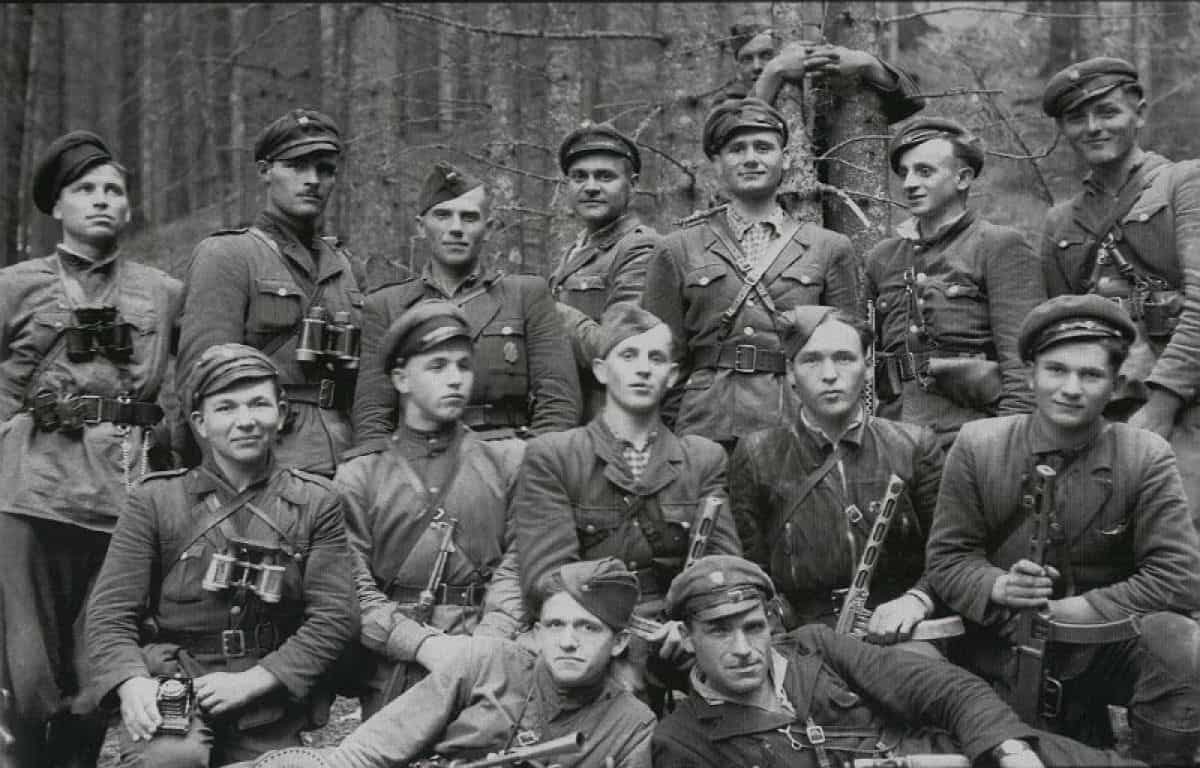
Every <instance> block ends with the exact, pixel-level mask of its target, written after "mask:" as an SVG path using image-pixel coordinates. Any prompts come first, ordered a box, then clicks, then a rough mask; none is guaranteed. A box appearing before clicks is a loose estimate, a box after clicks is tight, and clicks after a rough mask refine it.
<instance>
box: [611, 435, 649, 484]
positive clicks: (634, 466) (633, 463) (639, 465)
mask: <svg viewBox="0 0 1200 768" xmlns="http://www.w3.org/2000/svg"><path fill="white" fill-rule="evenodd" d="M614 437H615V435H614ZM657 437H658V432H651V433H650V436H649V437H648V438H646V445H645V446H643V447H641V448H638V447H637V446H636V445H634V444H633V443H631V442H629V441H628V440H625V439H624V438H620V437H617V438H616V439H617V442H618V443H619V444H620V446H621V458H622V459H624V460H625V466H626V467H628V468H629V474H631V475H633V479H634V480H640V479H641V478H642V473H643V472H645V471H646V465H647V464H649V463H650V450H651V448H653V446H654V440H655V438H657Z"/></svg>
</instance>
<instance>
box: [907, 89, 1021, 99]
mask: <svg viewBox="0 0 1200 768" xmlns="http://www.w3.org/2000/svg"><path fill="white" fill-rule="evenodd" d="M994 93H1004V90H1003V89H1002V88H951V89H950V90H948V91H941V92H940V93H918V94H915V95H914V96H913V98H914V99H941V98H945V97H947V96H968V95H971V94H980V95H989V94H994Z"/></svg>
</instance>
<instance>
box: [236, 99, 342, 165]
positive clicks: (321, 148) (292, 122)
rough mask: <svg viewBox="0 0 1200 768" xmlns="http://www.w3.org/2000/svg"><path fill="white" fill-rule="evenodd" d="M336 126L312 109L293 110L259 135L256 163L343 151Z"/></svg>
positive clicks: (256, 145) (255, 155) (255, 154)
mask: <svg viewBox="0 0 1200 768" xmlns="http://www.w3.org/2000/svg"><path fill="white" fill-rule="evenodd" d="M341 151H342V138H341V131H339V130H338V127H337V123H335V122H333V118H331V117H329V116H328V115H326V114H323V113H321V112H317V111H316V110H312V109H293V110H291V111H290V112H288V113H287V114H286V115H284V116H282V117H280V118H278V119H277V120H275V121H274V122H272V123H271V124H270V125H268V126H267V127H266V128H263V129H262V132H261V133H259V134H258V140H257V141H255V142H254V159H255V160H290V159H291V158H293V157H301V156H302V155H308V154H311V153H313V152H341Z"/></svg>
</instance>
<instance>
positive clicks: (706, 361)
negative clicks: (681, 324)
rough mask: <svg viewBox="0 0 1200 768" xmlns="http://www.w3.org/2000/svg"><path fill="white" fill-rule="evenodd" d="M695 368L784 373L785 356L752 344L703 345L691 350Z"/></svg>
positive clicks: (774, 350)
mask: <svg viewBox="0 0 1200 768" xmlns="http://www.w3.org/2000/svg"><path fill="white" fill-rule="evenodd" d="M692 360H693V361H694V362H693V367H695V368H731V369H733V370H734V371H735V372H737V373H786V372H787V355H785V354H784V353H783V352H780V351H779V350H778V349H767V348H766V347H756V346H755V345H753V344H723V345H721V346H719V347H718V346H711V345H703V346H698V347H694V348H693V349H692Z"/></svg>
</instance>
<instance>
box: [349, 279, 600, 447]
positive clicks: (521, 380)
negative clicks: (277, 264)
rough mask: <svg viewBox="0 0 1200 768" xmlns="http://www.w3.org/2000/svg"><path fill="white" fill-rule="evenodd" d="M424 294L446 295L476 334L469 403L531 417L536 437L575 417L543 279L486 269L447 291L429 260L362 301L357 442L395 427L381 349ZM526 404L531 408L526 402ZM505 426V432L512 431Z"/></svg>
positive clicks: (576, 403)
mask: <svg viewBox="0 0 1200 768" xmlns="http://www.w3.org/2000/svg"><path fill="white" fill-rule="evenodd" d="M425 299H445V300H447V301H451V302H453V303H454V304H457V305H458V306H459V308H460V309H462V311H463V314H465V315H466V316H467V320H468V322H470V324H471V330H472V332H473V334H474V337H475V385H474V388H473V389H472V391H471V403H470V404H471V405H482V404H490V405H493V406H496V407H503V408H506V409H510V410H514V411H519V412H522V413H525V412H528V414H529V427H530V429H532V430H533V432H534V433H535V434H541V433H543V432H549V431H554V430H559V429H569V428H570V427H573V426H575V424H577V423H578V420H579V409H580V396H579V378H578V376H577V375H576V373H575V366H574V365H573V363H572V356H571V348H570V344H569V343H568V341H567V339H565V338H564V336H563V328H562V323H561V321H560V320H559V319H558V315H557V313H556V312H555V310H554V302H553V300H552V299H551V298H550V291H549V289H548V288H547V287H546V281H545V279H544V278H541V277H534V276H531V275H506V274H504V273H503V272H501V271H499V270H496V269H484V270H482V271H481V272H479V273H477V274H476V275H474V276H472V277H470V278H468V279H467V281H466V282H465V283H464V284H463V285H462V286H461V287H460V288H459V289H458V292H457V293H456V294H455V295H454V296H446V295H445V294H444V293H443V292H442V290H441V288H439V287H438V286H437V284H436V283H435V282H434V281H433V279H432V277H431V273H430V271H429V268H428V265H427V266H426V269H425V271H424V272H423V273H422V275H421V276H420V277H416V278H413V279H411V280H407V281H404V282H402V283H398V284H395V285H390V286H385V287H383V288H380V289H379V290H377V291H375V292H374V293H372V294H371V295H370V296H369V297H368V298H367V302H366V307H365V311H364V313H363V314H364V318H365V319H364V321H363V322H364V328H363V360H362V371H361V372H360V374H359V383H358V390H357V393H356V395H355V400H354V428H355V440H356V441H357V442H358V443H359V444H362V443H364V442H366V441H368V440H371V439H373V438H376V437H387V436H389V435H390V434H391V433H392V430H393V429H395V428H396V414H397V402H396V390H395V389H393V388H392V383H391V379H390V377H389V376H388V374H387V372H385V371H384V362H383V360H382V358H381V351H380V349H379V344H380V342H382V341H383V336H384V334H385V333H386V332H387V329H388V327H389V326H390V325H391V324H392V323H393V322H394V321H395V320H396V319H397V318H398V317H400V315H401V314H402V313H404V311H405V310H407V309H409V308H410V307H412V306H413V305H414V304H416V303H417V302H419V301H422V300H425ZM531 401H532V405H530V402H531ZM511 435H512V431H511V430H509V431H508V433H507V436H511Z"/></svg>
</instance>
